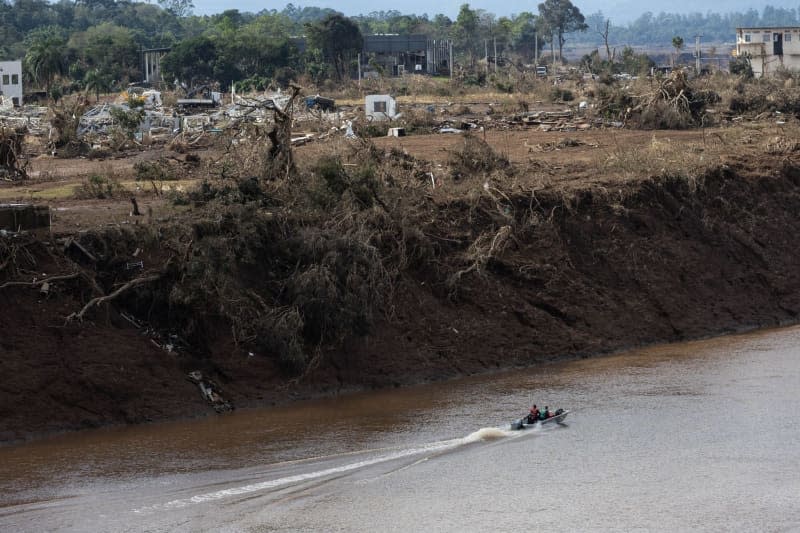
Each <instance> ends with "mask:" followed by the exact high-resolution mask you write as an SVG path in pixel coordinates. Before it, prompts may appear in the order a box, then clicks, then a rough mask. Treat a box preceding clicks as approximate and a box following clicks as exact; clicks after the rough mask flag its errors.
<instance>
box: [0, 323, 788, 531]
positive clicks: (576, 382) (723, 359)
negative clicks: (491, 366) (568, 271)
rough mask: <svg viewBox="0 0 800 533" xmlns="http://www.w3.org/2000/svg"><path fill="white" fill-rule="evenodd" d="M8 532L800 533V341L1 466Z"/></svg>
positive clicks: (339, 407) (750, 337)
mask: <svg viewBox="0 0 800 533" xmlns="http://www.w3.org/2000/svg"><path fill="white" fill-rule="evenodd" d="M534 401H535V402H536V403H538V404H539V405H543V404H547V405H549V406H550V407H551V409H553V408H557V407H562V408H567V409H570V410H571V412H570V414H569V416H568V417H567V419H566V420H565V424H564V425H561V426H559V425H556V424H547V425H545V426H544V427H535V428H533V429H528V430H525V431H510V430H509V422H510V421H511V420H512V419H514V418H518V417H519V416H521V415H522V414H524V413H525V412H526V411H527V408H528V407H529V406H530V404H531V402H534ZM0 531H3V532H6V531H8V532H22V531H31V532H42V531H76V532H95V531H97V532H108V531H154V532H161V531H170V532H172V531H185V532H198V531H213V532H227V531H230V532H239V531H243V532H272V531H370V532H373V531H398V532H410V531H432V532H439V531H442V532H444V531H448V532H449V531H452V532H456V531H459V532H460V531H669V532H676V531H748V532H750V531H800V327H792V328H786V329H778V330H770V331H762V332H758V333H751V334H746V335H734V336H729V337H724V338H718V339H712V340H706V341H700V342H692V343H687V344H679V345H669V346H660V347H655V348H648V349H642V350H635V351H631V352H628V353H624V354H619V355H614V356H609V357H600V358H595V359H586V360H580V361H570V362H564V363H558V364H550V365H546V366H542V367H539V368H531V369H527V370H522V371H516V372H511V373H504V374H495V375H491V376H481V377H479V378H469V379H463V380H458V381H454V382H449V383H445V384H437V385H431V386H422V387H416V388H411V389H405V390H393V391H387V392H380V393H370V394H364V395H354V396H349V397H345V398H339V399H332V400H325V401H318V402H313V403H304V404H302V405H294V406H292V407H288V408H280V409H265V410H251V411H240V412H236V413H234V414H232V415H227V416H216V417H209V418H207V419H203V420H196V421H185V422H179V423H168V424H152V425H147V426H141V427H133V428H124V429H120V428H116V429H106V430H97V431H88V432H84V433H79V434H71V435H66V436H59V437H55V438H51V439H46V440H42V441H38V442H34V443H28V444H23V445H19V446H14V447H4V448H0Z"/></svg>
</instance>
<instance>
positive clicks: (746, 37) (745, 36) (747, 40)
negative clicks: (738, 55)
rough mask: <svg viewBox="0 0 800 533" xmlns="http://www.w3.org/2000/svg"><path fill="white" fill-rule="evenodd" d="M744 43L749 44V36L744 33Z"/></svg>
mask: <svg viewBox="0 0 800 533" xmlns="http://www.w3.org/2000/svg"><path fill="white" fill-rule="evenodd" d="M744 42H746V43H749V42H750V34H749V33H745V34H744Z"/></svg>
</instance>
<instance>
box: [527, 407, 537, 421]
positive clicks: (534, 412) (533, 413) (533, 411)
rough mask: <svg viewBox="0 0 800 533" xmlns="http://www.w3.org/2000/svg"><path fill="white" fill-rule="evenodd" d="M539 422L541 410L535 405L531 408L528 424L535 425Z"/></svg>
mask: <svg viewBox="0 0 800 533" xmlns="http://www.w3.org/2000/svg"><path fill="white" fill-rule="evenodd" d="M537 420H539V408H538V407H536V404H533V407H531V412H530V414H529V415H528V424H533V423H534V422H536V421H537Z"/></svg>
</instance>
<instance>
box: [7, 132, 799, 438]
mask: <svg viewBox="0 0 800 533" xmlns="http://www.w3.org/2000/svg"><path fill="white" fill-rule="evenodd" d="M726 135H727V134H726V133H725V132H723V131H717V132H704V131H683V132H673V131H663V132H658V133H653V132H631V131H620V130H601V131H588V132H572V133H544V132H535V131H507V132H498V131H490V132H487V133H486V140H487V142H488V143H489V144H490V145H491V146H492V147H493V148H494V150H495V152H496V153H497V154H500V155H501V156H504V157H506V158H508V159H509V160H510V161H511V163H512V166H513V167H514V168H515V169H516V173H515V174H513V177H509V178H507V179H508V180H509V181H510V182H511V183H503V178H502V173H501V174H498V173H497V172H495V171H487V172H485V173H483V174H481V173H478V174H476V175H475V176H472V177H469V178H462V179H456V178H453V174H452V172H451V170H452V169H451V168H450V167H451V166H452V161H451V155H452V154H453V153H454V152H457V151H458V150H460V149H461V147H462V145H463V143H464V140H463V137H462V136H459V135H453V136H447V135H427V136H411V137H404V138H386V139H379V140H377V141H376V142H375V145H376V146H377V147H378V149H379V150H382V151H385V153H386V154H387V156H386V157H387V158H388V157H396V158H402V157H408V161H407V163H408V165H409V166H410V167H413V168H414V169H415V171H417V170H418V171H422V172H431V173H432V174H433V178H432V182H431V183H428V182H427V181H426V180H427V178H425V179H423V180H422V181H419V182H417V181H414V183H413V184H412V185H413V188H412V189H409V191H412V190H413V191H416V192H414V193H413V194H415V195H417V196H415V198H416V199H417V200H415V201H416V203H417V205H418V210H419V212H418V213H416V214H415V218H414V227H415V228H416V229H418V230H419V232H420V234H419V236H418V237H417V238H418V240H420V244H419V245H418V248H416V249H415V250H417V251H418V252H419V253H418V254H417V255H416V256H414V260H413V261H408V262H406V263H404V264H403V266H402V268H398V270H397V274H396V276H395V277H394V279H393V290H392V291H391V292H392V298H391V299H390V300H387V301H386V302H385V304H384V308H383V309H381V312H380V313H378V314H377V315H376V317H375V319H374V320H373V321H372V323H371V324H370V326H369V327H368V328H366V329H365V330H364V331H362V332H361V333H360V334H351V335H347V336H345V337H344V338H343V339H341V340H340V342H331V343H326V344H320V345H319V350H318V351H316V358H315V359H314V361H315V363H314V364H312V365H311V366H310V367H309V368H308V370H307V371H306V372H305V373H303V374H302V375H300V376H297V375H292V374H290V373H287V372H286V370H285V369H284V368H282V367H281V365H280V364H279V363H278V362H277V361H276V360H275V359H274V358H272V357H269V356H268V355H267V354H266V352H265V351H264V350H259V349H255V348H253V345H251V344H247V343H246V342H239V341H237V339H236V338H235V335H234V334H232V327H231V326H230V324H228V323H227V322H226V321H225V320H223V319H222V318H220V317H222V316H223V314H222V312H221V311H219V312H217V311H214V312H213V313H212V314H214V313H216V314H214V316H216V317H217V318H216V319H213V320H211V319H209V320H206V321H205V322H203V323H202V324H204V327H203V328H202V329H203V332H202V335H200V336H198V337H195V338H203V339H205V343H204V344H203V346H199V345H198V343H196V342H189V343H188V345H184V344H182V341H180V339H179V340H177V341H176V342H175V349H172V350H167V349H165V348H166V344H167V343H168V342H169V340H170V339H169V337H165V331H167V328H166V326H167V325H168V318H169V314H167V313H160V311H159V309H158V307H159V305H160V303H158V302H163V301H165V300H163V299H159V298H160V297H159V296H157V295H158V294H169V293H170V291H172V290H174V289H175V287H180V286H181V283H183V281H182V280H183V278H182V277H180V276H177V277H170V278H169V280H168V281H159V282H157V283H156V284H154V286H153V287H152V288H147V289H142V291H143V292H142V291H139V292H136V291H134V294H133V295H132V296H130V297H123V298H119V299H118V300H116V301H114V302H112V304H111V305H108V306H101V307H100V308H98V309H96V310H92V311H90V312H88V313H87V319H86V320H84V321H82V322H81V321H76V320H72V321H69V322H68V321H66V317H67V316H69V315H70V314H71V313H74V312H76V311H79V310H80V309H81V308H82V307H83V305H85V304H86V302H88V301H89V300H90V299H91V298H92V297H93V296H96V295H97V290H96V289H93V288H92V284H91V283H89V282H88V281H87V279H86V278H84V277H76V278H73V279H69V280H65V281H61V282H55V283H53V284H52V286H50V288H49V291H48V292H47V293H43V292H42V291H41V285H40V284H36V285H31V286H22V285H13V286H5V287H3V284H4V283H5V282H7V281H27V282H31V281H34V280H35V281H39V280H42V279H43V276H45V275H46V276H50V277H52V276H54V275H59V274H64V273H68V272H75V271H81V272H85V273H86V274H87V275H88V277H89V278H91V279H94V280H95V282H96V283H98V284H99V285H100V289H103V291H104V292H105V293H108V292H110V289H112V288H114V287H119V286H120V285H121V284H122V283H124V282H125V281H127V280H130V279H132V278H133V277H135V275H136V273H135V272H134V273H130V272H127V273H122V274H119V272H120V271H121V270H124V269H123V268H122V267H121V265H124V264H125V262H126V261H129V260H131V254H130V253H129V250H130V249H131V248H132V247H133V248H138V247H140V246H141V248H142V252H141V254H137V255H136V259H137V260H142V261H144V264H145V265H146V267H149V266H150V265H165V264H167V259H168V257H170V256H172V255H175V252H176V251H175V250H171V249H168V247H166V245H165V243H166V242H167V240H166V239H167V237H166V236H165V234H162V232H161V230H160V229H158V228H160V227H161V226H162V225H164V224H166V223H167V222H169V221H170V220H175V219H176V218H177V219H178V220H184V221H185V223H186V224H193V223H194V222H196V221H197V220H199V217H200V214H199V213H200V212H199V211H197V210H195V208H180V209H176V208H174V207H173V206H172V205H171V203H170V202H168V201H166V200H164V199H163V198H154V197H149V196H144V195H143V194H142V195H141V202H140V203H141V205H142V206H145V207H146V206H149V207H151V211H152V215H151V216H150V217H140V218H136V217H131V216H129V210H130V203H129V198H127V197H123V198H115V199H108V200H70V199H59V200H54V201H52V202H51V205H52V206H53V207H54V209H55V214H54V228H53V233H54V235H55V236H57V237H63V236H66V235H70V234H73V233H74V232H76V231H78V230H82V229H86V228H99V227H103V226H105V225H109V224H111V226H110V227H112V228H124V227H131V228H133V227H141V226H144V227H148V228H152V229H153V230H154V231H155V233H151V239H152V242H149V243H145V244H142V243H138V242H132V243H131V244H128V243H123V241H124V240H125V239H127V238H128V237H126V235H127V234H123V233H120V234H119V237H118V240H119V243H117V245H116V246H118V247H119V249H120V250H123V251H120V252H119V253H117V254H116V255H115V253H114V252H113V251H112V252H109V251H108V248H109V247H110V246H111V245H109V244H107V245H106V251H107V252H108V253H106V255H105V256H104V257H105V258H104V259H102V260H100V261H98V262H96V263H91V262H87V261H86V259H85V258H84V257H82V254H81V253H80V252H75V250H72V251H67V252H66V253H65V252H64V251H63V246H62V244H61V243H58V244H56V243H55V241H52V242H50V243H48V242H47V241H36V240H32V241H24V242H23V241H12V240H9V239H6V240H4V241H3V243H4V248H0V252H2V254H5V258H8V257H9V254H10V253H11V252H10V251H11V250H12V248H14V249H15V253H16V255H15V259H14V262H15V263H14V264H15V265H16V267H15V269H16V270H15V272H14V273H11V272H10V270H11V269H10V268H5V267H4V268H0V307H2V309H3V310H4V311H3V313H2V335H1V336H0V353H2V356H1V357H0V369H1V370H2V374H3V376H4V379H3V381H2V382H1V383H0V420H2V423H1V424H0V441H14V440H17V439H24V438H31V437H34V436H37V435H41V434H45V433H49V432H53V431H60V430H74V429H79V428H83V427H93V426H98V425H108V424H125V423H137V422H144V421H149V420H158V419H166V418H176V417H186V416H200V415H205V414H208V413H213V410H212V408H211V406H210V405H209V404H208V403H207V402H206V401H205V400H204V399H203V398H202V397H201V395H200V392H199V390H198V388H197V386H196V385H195V384H193V383H191V382H190V381H189V380H188V379H187V377H186V376H187V373H188V372H190V371H192V370H202V371H203V372H204V373H205V374H206V375H208V376H210V377H211V378H212V379H213V380H214V381H215V382H217V384H218V385H220V389H219V390H220V392H221V393H222V395H223V396H224V397H225V398H226V399H227V400H229V401H231V402H233V403H234V404H235V405H236V406H237V407H252V406H263V405H271V404H276V403H283V402H287V401H291V400H293V399H297V398H305V397H311V396H318V395H324V394H335V393H340V392H344V391H350V390H358V389H369V388H377V387H391V386H401V385H406V384H412V383H419V382H425V381H433V380H441V379H447V378H450V377H454V376H460V375H465V374H472V373H477V372H487V371H492V370H495V369H499V368H510V367H514V366H517V365H531V364H534V363H537V362H542V361H552V360H556V359H563V358H568V357H583V356H589V355H593V354H599V353H606V352H610V351H614V350H620V349H623V348H627V347H633V346H638V345H643V344H648V343H654V342H665V341H676V340H682V339H691V338H697V337H702V336H707V335H714V334H719V333H724V332H730V331H736V330H739V329H742V328H749V327H760V326H770V325H776V324H782V323H787V322H793V321H795V320H796V318H797V315H798V313H800V271H798V269H797V268H796V265H797V264H798V262H800V218H798V217H797V213H798V212H800V188H798V186H800V163H799V162H798V154H797V153H796V152H793V151H790V152H788V153H776V154H771V155H770V154H765V153H764V149H763V146H761V145H759V144H758V143H755V144H741V145H740V144H736V145H735V146H733V145H731V144H730V143H731V141H729V140H728V139H727V138H726V137H725V136H726ZM478 136H479V137H481V136H482V134H478ZM565 139H571V140H576V141H579V142H578V143H572V142H568V143H564V142H563V141H564V140H565ZM656 144H657V145H658V146H661V147H663V145H665V144H669V146H670V147H671V150H670V153H672V154H678V156H677V157H678V158H681V159H691V158H693V157H700V156H702V157H705V158H706V159H705V160H704V161H703V165H704V166H705V167H704V169H703V170H702V171H701V172H699V173H698V174H697V175H693V176H691V177H685V176H680V175H672V174H671V172H670V165H671V160H670V157H672V156H667V155H664V154H665V153H666V152H665V151H664V150H662V149H660V148H659V149H658V150H657V153H658V154H661V155H663V159H664V161H663V166H664V167H665V168H655V167H652V168H651V167H650V166H645V167H643V168H641V169H638V168H630V167H631V165H632V164H633V163H631V161H634V160H633V159H631V160H626V161H627V162H624V163H625V164H624V165H622V166H614V165H611V164H608V161H609V160H610V159H613V158H614V157H615V155H619V154H620V153H621V152H622V151H625V153H628V154H630V153H631V152H634V153H635V152H637V151H638V152H641V153H650V152H648V150H650V151H651V152H652V151H653V146H654V145H656ZM392 148H394V149H395V150H394V153H395V155H390V152H391V150H392ZM326 149H327V150H328V152H329V151H330V146H328V147H327V148H326V146H325V145H321V144H311V145H307V146H304V147H301V148H300V149H298V150H297V151H296V156H297V159H298V161H299V162H300V164H301V165H303V164H306V163H308V162H309V161H312V160H315V159H316V158H317V157H318V156H319V155H320V154H323V153H326ZM334 149H335V150H339V148H337V147H334ZM403 153H405V154H407V155H406V156H402V155H400V154H403ZM652 153H656V152H652ZM692 154H693V155H692ZM147 157H152V155H148V156H147ZM201 157H204V156H203V155H202V154H201ZM620 157H621V155H620ZM304 162H305V163H304ZM656 163H658V162H656ZM72 164H73V162H69V161H62V162H57V163H55V162H52V161H51V160H45V159H42V160H40V161H37V162H35V163H34V165H33V167H34V170H38V171H40V172H41V174H40V175H41V176H45V175H46V176H49V177H48V178H47V180H49V181H47V180H44V179H43V181H42V182H36V181H35V180H34V181H32V182H29V183H28V184H26V185H25V186H26V187H32V186H33V187H41V188H45V189H46V188H48V187H57V186H58V187H60V186H63V185H64V183H65V181H66V182H67V183H73V184H75V185H77V184H79V183H80V182H81V180H83V179H84V176H85V174H86V173H89V172H92V169H91V168H86V167H87V166H88V167H90V166H91V165H93V164H96V165H108V164H109V162H107V161H106V162H98V163H95V162H88V161H80V162H78V163H74V164H76V165H77V166H79V167H80V168H79V169H73V171H72V172H66V171H65V172H64V173H63V175H61V176H60V177H59V178H58V179H53V177H52V176H53V172H54V169H56V168H61V169H62V170H63V169H64V168H65V167H67V166H69V165H72ZM111 164H116V165H118V166H120V167H126V165H129V164H130V163H129V162H127V161H124V160H120V162H119V163H115V162H112V163H111ZM625 165H627V167H626V166H625ZM657 166H658V165H657V164H656V167H657ZM37 167H38V168H37ZM46 169H50V170H47V171H46V172H44V171H45V170H46ZM620 169H621V170H620ZM651 171H652V172H651ZM424 175H426V174H423V176H424ZM434 186H435V187H434ZM8 190H9V188H8V187H5V186H4V188H3V189H0V194H3V195H4V196H3V197H4V198H8V197H9V194H8ZM409 194H411V193H410V192H409ZM21 196H24V195H21ZM253 209H256V208H255V207H254V208H253ZM287 220H288V219H287ZM242 231H244V230H242ZM265 231H266V230H265ZM281 231H284V233H282V234H281V235H283V236H284V237H283V238H285V239H286V242H287V243H289V242H292V239H293V238H295V235H294V234H293V231H294V230H292V229H291V228H288V227H283V228H282V230H281ZM153 235H154V236H153ZM197 235H198V234H197V232H195V238H196V239H197V241H194V246H195V248H194V250H195V252H194V253H199V252H198V251H197V250H199V249H200V248H199V246H200V240H201V237H197ZM270 235H272V234H270ZM226 238H230V235H228V237H226ZM265 239H266V240H265V242H269V243H272V244H274V245H275V246H278V245H280V243H279V242H275V237H272V236H267V237H265ZM408 242H410V241H408ZM272 244H271V245H272ZM264 246H266V245H264ZM287 246H288V245H287ZM100 248H102V247H100ZM111 248H113V246H111ZM190 248H191V245H190ZM113 249H116V248H113ZM262 252H263V253H264V254H265V255H264V256H257V257H258V258H259V259H257V260H256V262H255V263H248V262H247V261H245V260H242V263H241V264H239V265H238V266H237V267H236V270H235V271H234V273H233V274H232V276H233V278H231V279H236V280H237V283H238V284H239V286H240V287H243V288H247V289H248V290H249V289H253V290H257V291H260V287H262V285H263V284H265V283H269V281H265V280H269V279H271V278H270V276H273V275H275V272H276V269H278V267H279V266H280V265H279V266H276V264H273V263H272V262H270V260H269V259H264V258H265V257H266V258H268V257H271V256H274V255H276V254H277V253H278V252H279V250H278V249H277V248H275V249H269V248H268V249H266V250H263V251H262ZM423 252H424V253H423ZM2 254H0V264H3V263H4V261H5V258H4V256H3V255H2ZM186 255H187V257H188V255H189V254H188V252H187V253H186ZM237 260H238V259H237ZM187 261H188V259H187ZM276 261H277V260H276ZM298 264H299V263H298ZM284 267H285V268H287V269H289V271H291V269H292V268H294V269H297V267H296V266H295V265H294V264H290V265H283V266H280V268H284ZM187 272H188V271H187ZM186 275H189V274H184V276H186ZM165 279H166V278H165ZM265 296H271V297H272V296H274V297H275V298H278V296H276V295H275V294H272V293H271V292H269V291H266V292H262V293H260V297H265ZM148 298H149V299H148ZM145 301H147V302H150V303H149V304H147V305H149V306H150V309H149V310H148V308H147V305H145V304H143V302H145ZM228 305H235V304H234V302H229V303H228ZM153 306H155V307H156V308H155V309H153ZM123 311H124V312H126V313H130V315H132V316H133V317H136V319H137V320H138V321H140V325H141V326H142V327H141V328H137V327H136V326H135V325H134V324H133V323H132V322H131V321H129V320H128V319H126V318H124V317H123V316H122V314H121V312H123ZM198 312H199V310H198ZM204 312H206V313H207V314H208V313H209V311H207V310H206V311H204ZM209 316H210V315H209ZM148 317H149V318H148ZM159 317H160V318H159ZM165 317H166V318H165ZM173 318H174V316H173ZM185 319H186V317H185V316H181V317H180V320H184V321H185ZM151 322H152V324H153V327H155V329H156V330H158V331H157V333H153V332H152V331H150V330H148V329H147V327H148V324H150V323H151ZM312 350H313V348H312Z"/></svg>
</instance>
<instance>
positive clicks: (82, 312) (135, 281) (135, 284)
mask: <svg viewBox="0 0 800 533" xmlns="http://www.w3.org/2000/svg"><path fill="white" fill-rule="evenodd" d="M160 278H161V274H152V275H150V276H144V277H141V278H136V279H133V280H131V281H129V282H128V283H126V284H125V285H122V286H121V287H119V288H118V289H117V290H115V291H114V292H112V293H111V294H109V295H106V296H98V297H96V298H92V299H91V300H89V303H87V304H86V305H84V306H83V309H81V310H80V311H79V312H77V313H72V314H71V315H69V316H68V317H67V319H66V322H67V323H69V322H71V321H73V320H83V315H85V314H86V312H87V311H89V310H90V309H91V308H92V307H95V306H98V305H100V304H102V303H106V302H109V301H111V300H113V299H114V298H116V297H117V296H119V295H120V294H122V293H123V292H125V291H127V290H128V289H132V288H133V287H138V286H139V285H144V284H145V283H150V282H151V281H156V280H158V279H160Z"/></svg>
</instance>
